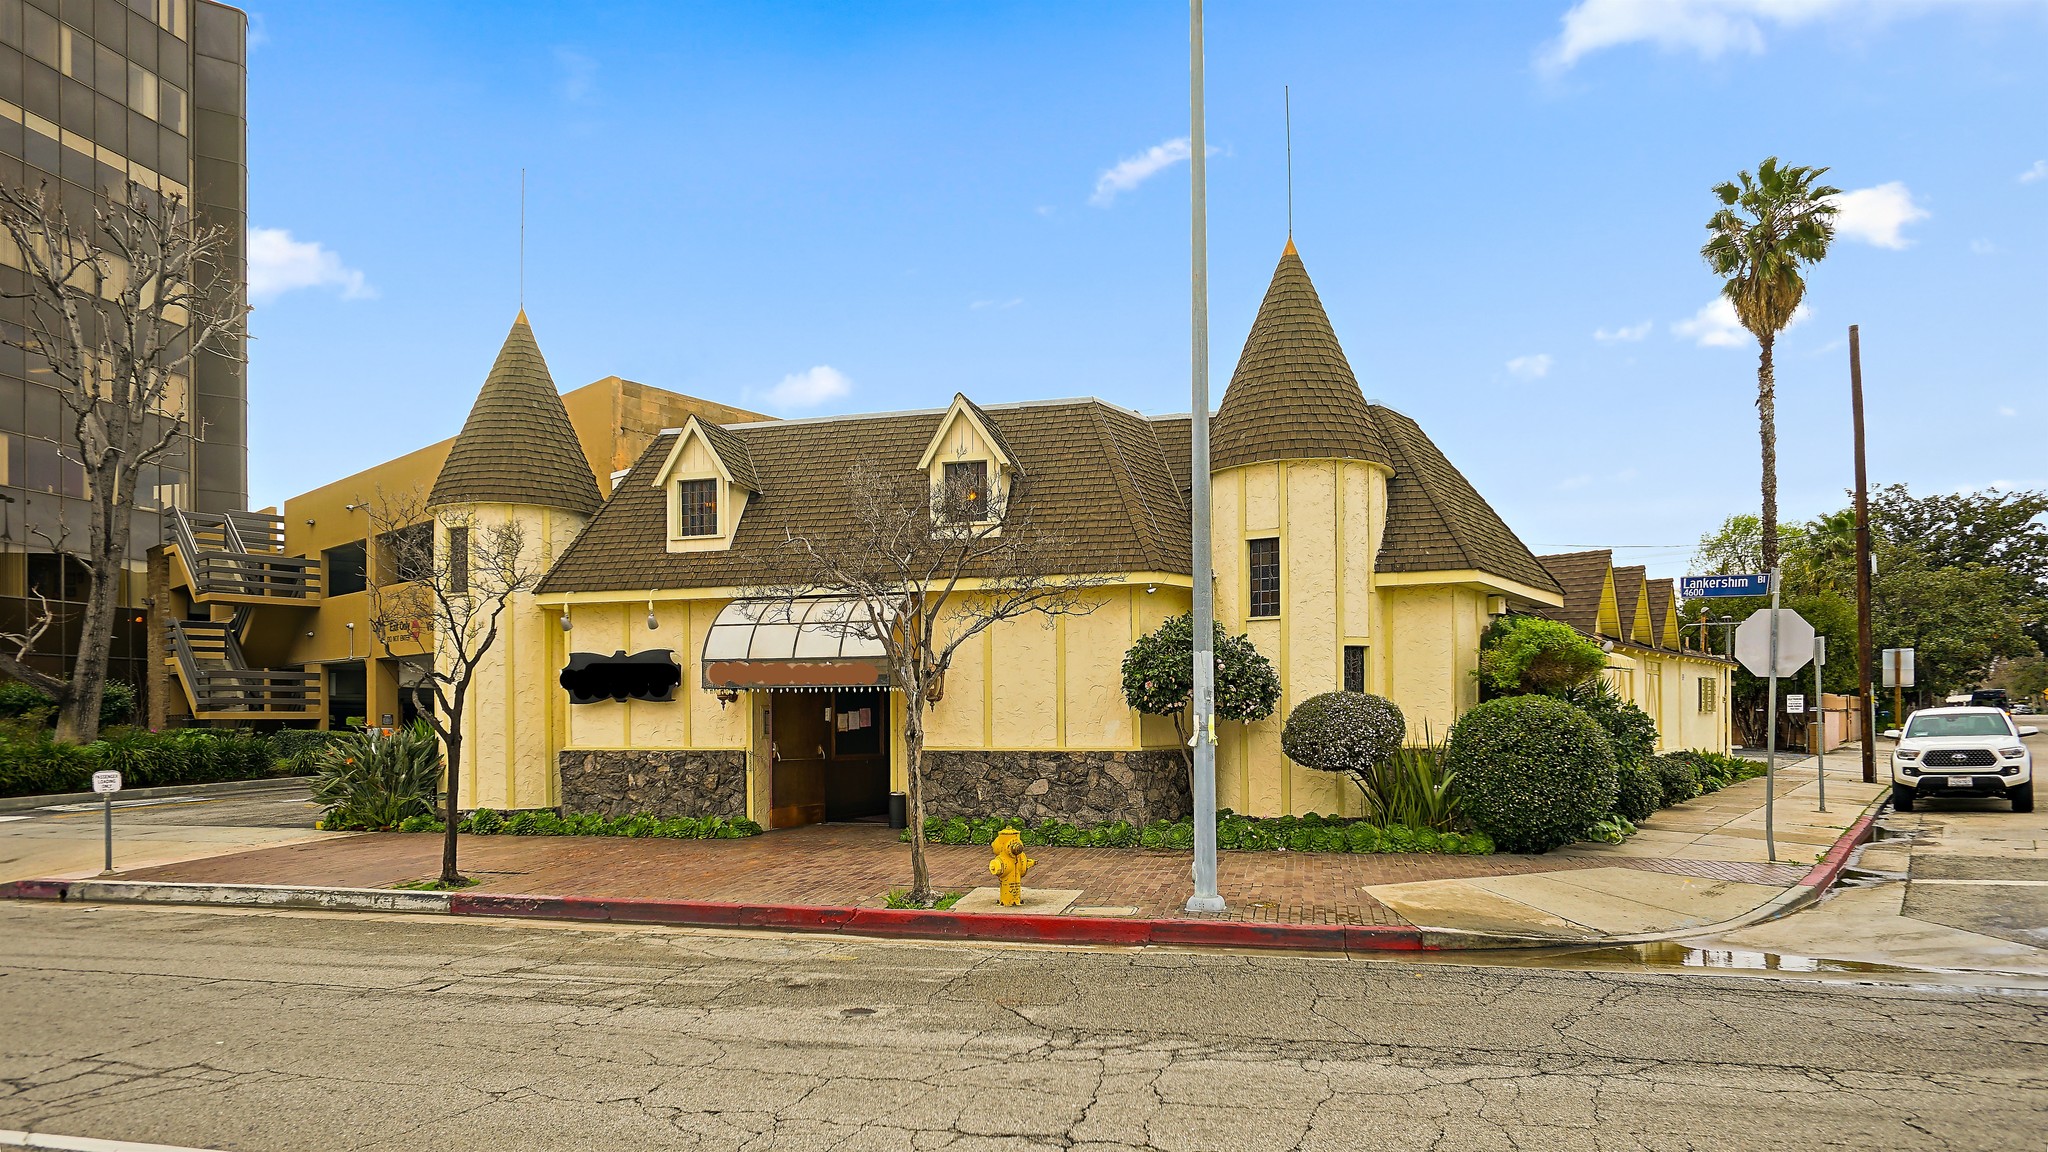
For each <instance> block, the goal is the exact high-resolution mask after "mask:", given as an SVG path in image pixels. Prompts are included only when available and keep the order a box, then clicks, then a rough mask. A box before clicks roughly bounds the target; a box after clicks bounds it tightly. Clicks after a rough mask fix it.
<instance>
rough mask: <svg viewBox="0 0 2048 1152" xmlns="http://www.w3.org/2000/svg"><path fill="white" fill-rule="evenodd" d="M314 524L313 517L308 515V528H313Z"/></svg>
mask: <svg viewBox="0 0 2048 1152" xmlns="http://www.w3.org/2000/svg"><path fill="white" fill-rule="evenodd" d="M312 526H313V518H312V517H311V516H308V517H306V527H308V528H311V527H312Z"/></svg>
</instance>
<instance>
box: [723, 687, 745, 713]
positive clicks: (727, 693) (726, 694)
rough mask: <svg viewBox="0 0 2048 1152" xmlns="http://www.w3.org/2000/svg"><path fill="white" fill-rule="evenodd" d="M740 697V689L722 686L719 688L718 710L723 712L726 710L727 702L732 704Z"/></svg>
mask: <svg viewBox="0 0 2048 1152" xmlns="http://www.w3.org/2000/svg"><path fill="white" fill-rule="evenodd" d="M739 698H740V694H739V692H738V691H736V690H734V689H731V688H720V689H719V690H718V710H719V711H721V712H723V711H725V706H726V705H727V704H730V703H732V702H733V701H735V700H738V699H739Z"/></svg>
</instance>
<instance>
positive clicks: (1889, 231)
mask: <svg viewBox="0 0 2048 1152" xmlns="http://www.w3.org/2000/svg"><path fill="white" fill-rule="evenodd" d="M1831 199H1832V201H1833V203H1834V205H1835V207H1836V209H1838V211H1836V213H1835V231H1836V233H1838V234H1839V235H1842V236H1846V237H1848V238H1849V239H1851V240H1861V241H1863V242H1864V243H1865V244H1872V245H1876V246H1877V247H1879V248H1904V247H1905V246H1907V245H1908V244H1911V243H1912V241H1911V240H1908V239H1906V238H1905V237H1904V236H1901V235H1899V229H1901V228H1904V227H1905V226H1906V225H1908V224H1911V223H1913V222H1914V221H1915V220H1925V219H1927V217H1928V216H1929V215H1930V213H1929V212H1928V211H1927V209H1925V208H1922V207H1921V206H1919V205H1918V204H1915V203H1913V193H1912V192H1911V191H1909V190H1907V188H1906V186H1905V184H1903V183H1901V182H1900V181H1897V180H1893V181H1892V182H1890V183H1888V184H1879V185H1878V186H1877V187H1875V188H1858V189H1856V190H1855V191H1854V192H1844V193H1842V194H1841V195H1840V196H1835V197H1831Z"/></svg>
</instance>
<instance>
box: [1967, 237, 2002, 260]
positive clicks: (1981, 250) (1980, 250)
mask: <svg viewBox="0 0 2048 1152" xmlns="http://www.w3.org/2000/svg"><path fill="white" fill-rule="evenodd" d="M1970 251H1972V252H1975V253H1976V254H1977V255H1979V256H1989V255H1991V254H1992V253H1994V252H1996V251H1998V245H1996V244H1993V243H1992V242H1991V241H1989V240H1972V241H1970Z"/></svg>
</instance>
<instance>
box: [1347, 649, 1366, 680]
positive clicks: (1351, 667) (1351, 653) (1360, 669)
mask: <svg viewBox="0 0 2048 1152" xmlns="http://www.w3.org/2000/svg"><path fill="white" fill-rule="evenodd" d="M1344 690H1345V691H1346V692H1363V691H1365V645H1363V644H1346V645H1345V646H1344Z"/></svg>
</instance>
